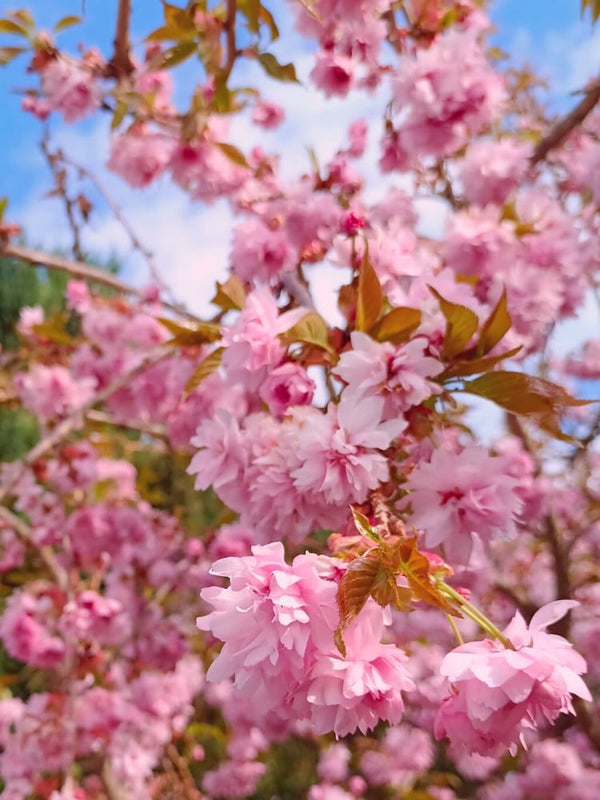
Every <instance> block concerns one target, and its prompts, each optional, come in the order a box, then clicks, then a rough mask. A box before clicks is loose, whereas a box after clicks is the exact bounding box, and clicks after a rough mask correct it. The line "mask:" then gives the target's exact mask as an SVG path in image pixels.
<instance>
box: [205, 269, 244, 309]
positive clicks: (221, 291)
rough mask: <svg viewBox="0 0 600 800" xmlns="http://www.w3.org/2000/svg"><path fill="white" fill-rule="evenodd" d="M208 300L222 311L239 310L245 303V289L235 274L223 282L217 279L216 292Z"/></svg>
mask: <svg viewBox="0 0 600 800" xmlns="http://www.w3.org/2000/svg"><path fill="white" fill-rule="evenodd" d="M210 302H211V303H212V304H213V305H215V306H219V308H222V309H223V311H241V310H242V309H243V308H244V306H245V305H246V290H245V289H244V286H243V284H242V282H241V280H240V279H239V278H238V277H237V275H232V276H231V277H230V278H228V279H227V280H226V281H225V283H219V281H217V292H216V294H215V296H214V297H213V299H212V300H211V301H210Z"/></svg>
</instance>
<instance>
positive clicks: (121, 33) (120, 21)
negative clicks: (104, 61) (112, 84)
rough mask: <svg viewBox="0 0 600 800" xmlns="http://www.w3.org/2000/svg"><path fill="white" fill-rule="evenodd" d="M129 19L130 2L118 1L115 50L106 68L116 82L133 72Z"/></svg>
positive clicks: (128, 0)
mask: <svg viewBox="0 0 600 800" xmlns="http://www.w3.org/2000/svg"><path fill="white" fill-rule="evenodd" d="M130 17H131V0H119V9H118V11H117V30H116V33H115V41H114V45H115V50H114V53H113V57H112V59H111V60H110V62H109V64H108V67H109V70H110V75H111V77H115V78H116V79H117V80H119V78H122V77H126V76H127V75H130V74H131V73H132V72H133V62H132V60H131V55H130V45H129V18H130Z"/></svg>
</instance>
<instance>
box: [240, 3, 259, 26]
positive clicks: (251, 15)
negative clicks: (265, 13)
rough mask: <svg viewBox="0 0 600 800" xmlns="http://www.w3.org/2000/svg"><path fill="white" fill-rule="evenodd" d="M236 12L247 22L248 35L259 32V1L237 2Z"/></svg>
mask: <svg viewBox="0 0 600 800" xmlns="http://www.w3.org/2000/svg"><path fill="white" fill-rule="evenodd" d="M237 7H238V11H239V12H240V13H242V14H243V15H244V16H245V17H246V19H247V20H248V30H249V31H250V33H258V31H259V30H260V7H261V6H260V0H237Z"/></svg>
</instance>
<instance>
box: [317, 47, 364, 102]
mask: <svg viewBox="0 0 600 800" xmlns="http://www.w3.org/2000/svg"><path fill="white" fill-rule="evenodd" d="M354 69H355V62H354V61H353V60H352V59H351V58H348V57H346V56H342V55H336V54H334V53H318V54H317V58H316V64H315V66H314V67H313V69H312V71H311V73H310V77H311V78H312V80H313V82H314V83H315V84H316V85H317V86H318V87H319V89H322V90H323V92H324V93H325V97H331V96H332V95H338V96H340V97H345V96H346V95H347V94H348V92H349V91H350V89H351V88H352V85H353V83H354Z"/></svg>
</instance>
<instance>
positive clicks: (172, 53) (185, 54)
mask: <svg viewBox="0 0 600 800" xmlns="http://www.w3.org/2000/svg"><path fill="white" fill-rule="evenodd" d="M197 49H198V48H197V44H196V42H195V41H188V42H180V44H176V45H175V46H174V47H171V48H170V49H169V50H166V51H165V52H164V53H163V59H162V63H161V69H169V68H170V67H175V66H177V64H182V63H183V62H184V61H187V59H188V58H189V57H190V56H191V55H193V54H194V53H195V52H196V51H197Z"/></svg>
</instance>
